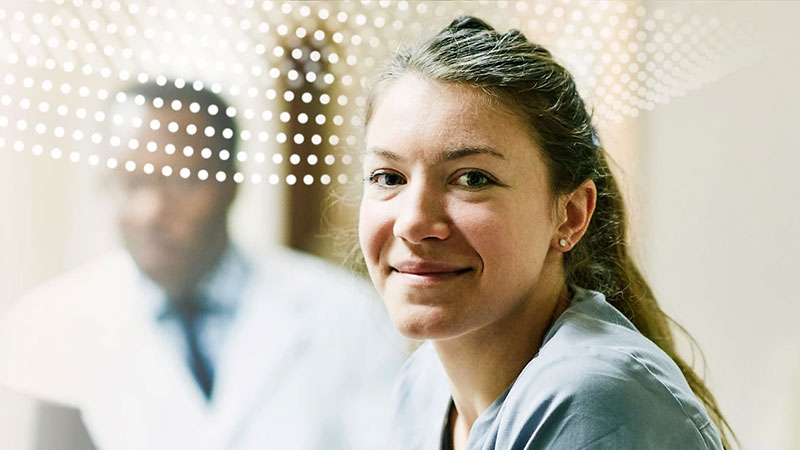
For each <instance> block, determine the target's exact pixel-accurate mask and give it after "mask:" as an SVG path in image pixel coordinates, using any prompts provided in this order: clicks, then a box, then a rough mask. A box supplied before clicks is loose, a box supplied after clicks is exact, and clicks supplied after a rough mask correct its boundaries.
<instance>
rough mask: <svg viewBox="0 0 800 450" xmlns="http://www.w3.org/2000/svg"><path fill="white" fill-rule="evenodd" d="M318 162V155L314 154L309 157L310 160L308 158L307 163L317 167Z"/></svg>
mask: <svg viewBox="0 0 800 450" xmlns="http://www.w3.org/2000/svg"><path fill="white" fill-rule="evenodd" d="M318 160H319V159H318V158H317V155H314V154H311V155H308V158H306V161H308V164H309V165H311V166H313V165H316V164H317V161H318Z"/></svg>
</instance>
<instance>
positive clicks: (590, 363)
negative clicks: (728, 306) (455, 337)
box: [394, 289, 722, 450]
mask: <svg viewBox="0 0 800 450" xmlns="http://www.w3.org/2000/svg"><path fill="white" fill-rule="evenodd" d="M450 401H451V394H450V388H449V385H448V381H447V376H446V374H445V372H444V369H443V368H442V366H441V364H440V362H439V360H438V358H437V356H436V352H435V350H434V348H433V346H432V345H431V343H430V342H426V343H425V344H423V345H422V347H420V348H419V349H418V350H417V351H416V352H415V353H414V355H413V356H412V357H411V358H410V359H409V360H408V362H407V363H406V365H405V366H404V368H403V370H402V372H401V375H400V378H399V381H398V384H397V386H396V390H395V418H394V421H395V423H394V425H395V426H394V429H395V431H396V432H397V436H395V443H396V444H397V448H398V449H402V450H434V449H439V448H440V446H441V437H442V431H443V427H444V424H445V423H446V420H445V419H446V415H447V412H448V408H449V405H450ZM467 449H468V450H523V449H524V450H540V449H541V450H544V449H547V450H581V449H592V450H595V449H601V450H602V449H609V450H611V449H613V450H654V449H659V450H661V449H663V450H667V449H669V450H676V449H680V450H695V449H704V450H710V449H715V450H716V449H719V450H721V449H722V444H721V442H720V438H719V433H718V431H717V429H716V427H715V426H714V424H713V423H712V422H711V420H710V419H709V417H708V415H707V414H706V411H705V409H704V408H703V406H702V405H701V404H700V402H699V401H698V400H697V399H696V398H695V396H694V394H693V393H692V391H691V389H690V388H689V385H688V384H687V383H686V380H685V379H684V377H683V375H682V374H681V371H680V369H678V367H677V365H675V363H674V362H673V361H672V360H671V359H670V358H669V356H667V355H666V354H665V353H664V352H663V351H662V350H661V349H659V348H658V347H657V346H656V345H655V344H653V343H652V342H651V341H650V340H648V339H647V338H645V337H644V336H642V335H641V334H640V333H639V332H638V331H636V328H634V326H633V324H631V322H630V321H629V320H628V319H626V318H625V317H624V316H623V315H622V314H621V313H620V312H619V311H618V310H617V309H616V308H614V307H613V306H611V305H610V304H609V303H608V302H606V300H605V297H604V296H603V295H602V294H600V293H598V292H595V291H589V290H584V289H575V295H574V297H573V299H572V302H571V305H570V306H569V308H568V309H567V310H566V311H565V312H564V313H563V314H562V315H561V317H559V318H558V320H556V322H555V323H554V324H553V326H552V327H551V328H550V330H549V331H548V332H547V334H546V335H545V338H544V341H543V344H542V347H541V349H540V350H539V353H538V354H537V355H536V356H534V358H533V359H532V360H531V361H530V362H529V363H528V364H527V365H526V366H525V368H524V369H523V370H522V372H521V373H520V374H519V376H518V377H517V379H516V380H515V381H514V383H513V384H512V385H511V386H510V387H509V388H508V390H507V391H506V392H505V393H503V394H502V395H501V396H500V397H499V398H498V399H497V400H495V402H494V403H492V405H491V406H489V408H488V409H487V410H486V411H484V412H483V413H482V414H481V415H480V416H479V417H478V419H477V421H476V422H475V424H474V425H473V427H472V430H471V431H470V434H469V440H468V441H467Z"/></svg>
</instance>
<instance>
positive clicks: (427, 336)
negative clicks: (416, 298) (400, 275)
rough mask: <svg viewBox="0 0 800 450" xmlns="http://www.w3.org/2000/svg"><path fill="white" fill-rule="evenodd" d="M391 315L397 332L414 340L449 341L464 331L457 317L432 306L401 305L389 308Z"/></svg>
mask: <svg viewBox="0 0 800 450" xmlns="http://www.w3.org/2000/svg"><path fill="white" fill-rule="evenodd" d="M389 315H390V317H391V319H392V323H394V326H395V328H397V331H399V332H400V334H402V335H403V336H405V337H407V338H409V339H414V340H440V339H448V338H452V337H455V336H458V335H459V334H462V332H463V331H461V330H460V329H459V327H458V326H457V324H456V322H457V320H456V317H454V315H453V314H452V313H448V312H447V311H444V310H443V308H440V307H435V306H430V305H401V306H397V307H394V308H393V307H391V306H390V307H389Z"/></svg>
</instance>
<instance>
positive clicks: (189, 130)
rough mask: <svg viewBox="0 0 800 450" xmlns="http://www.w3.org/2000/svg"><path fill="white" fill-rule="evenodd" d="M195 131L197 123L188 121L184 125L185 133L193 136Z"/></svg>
mask: <svg viewBox="0 0 800 450" xmlns="http://www.w3.org/2000/svg"><path fill="white" fill-rule="evenodd" d="M195 133H197V125H195V124H193V123H190V124H189V125H187V126H186V134H188V135H189V136H194V135H195Z"/></svg>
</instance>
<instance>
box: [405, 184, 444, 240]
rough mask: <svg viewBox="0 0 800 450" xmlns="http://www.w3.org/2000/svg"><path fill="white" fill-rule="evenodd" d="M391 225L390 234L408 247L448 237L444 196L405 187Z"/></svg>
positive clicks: (417, 187) (430, 190)
mask: <svg viewBox="0 0 800 450" xmlns="http://www.w3.org/2000/svg"><path fill="white" fill-rule="evenodd" d="M401 198H403V201H402V202H400V205H398V210H397V216H396V219H395V222H394V228H393V231H394V235H395V236H396V237H399V238H402V239H403V240H405V241H407V242H409V243H412V244H421V243H422V242H423V241H424V240H426V239H438V240H444V239H447V238H448V237H450V233H451V229H450V220H449V219H448V216H447V212H446V208H445V198H444V193H441V192H437V191H436V190H435V189H432V188H428V187H425V186H422V185H418V186H409V188H407V189H406V190H405V191H404V192H403V193H402V194H401Z"/></svg>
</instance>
